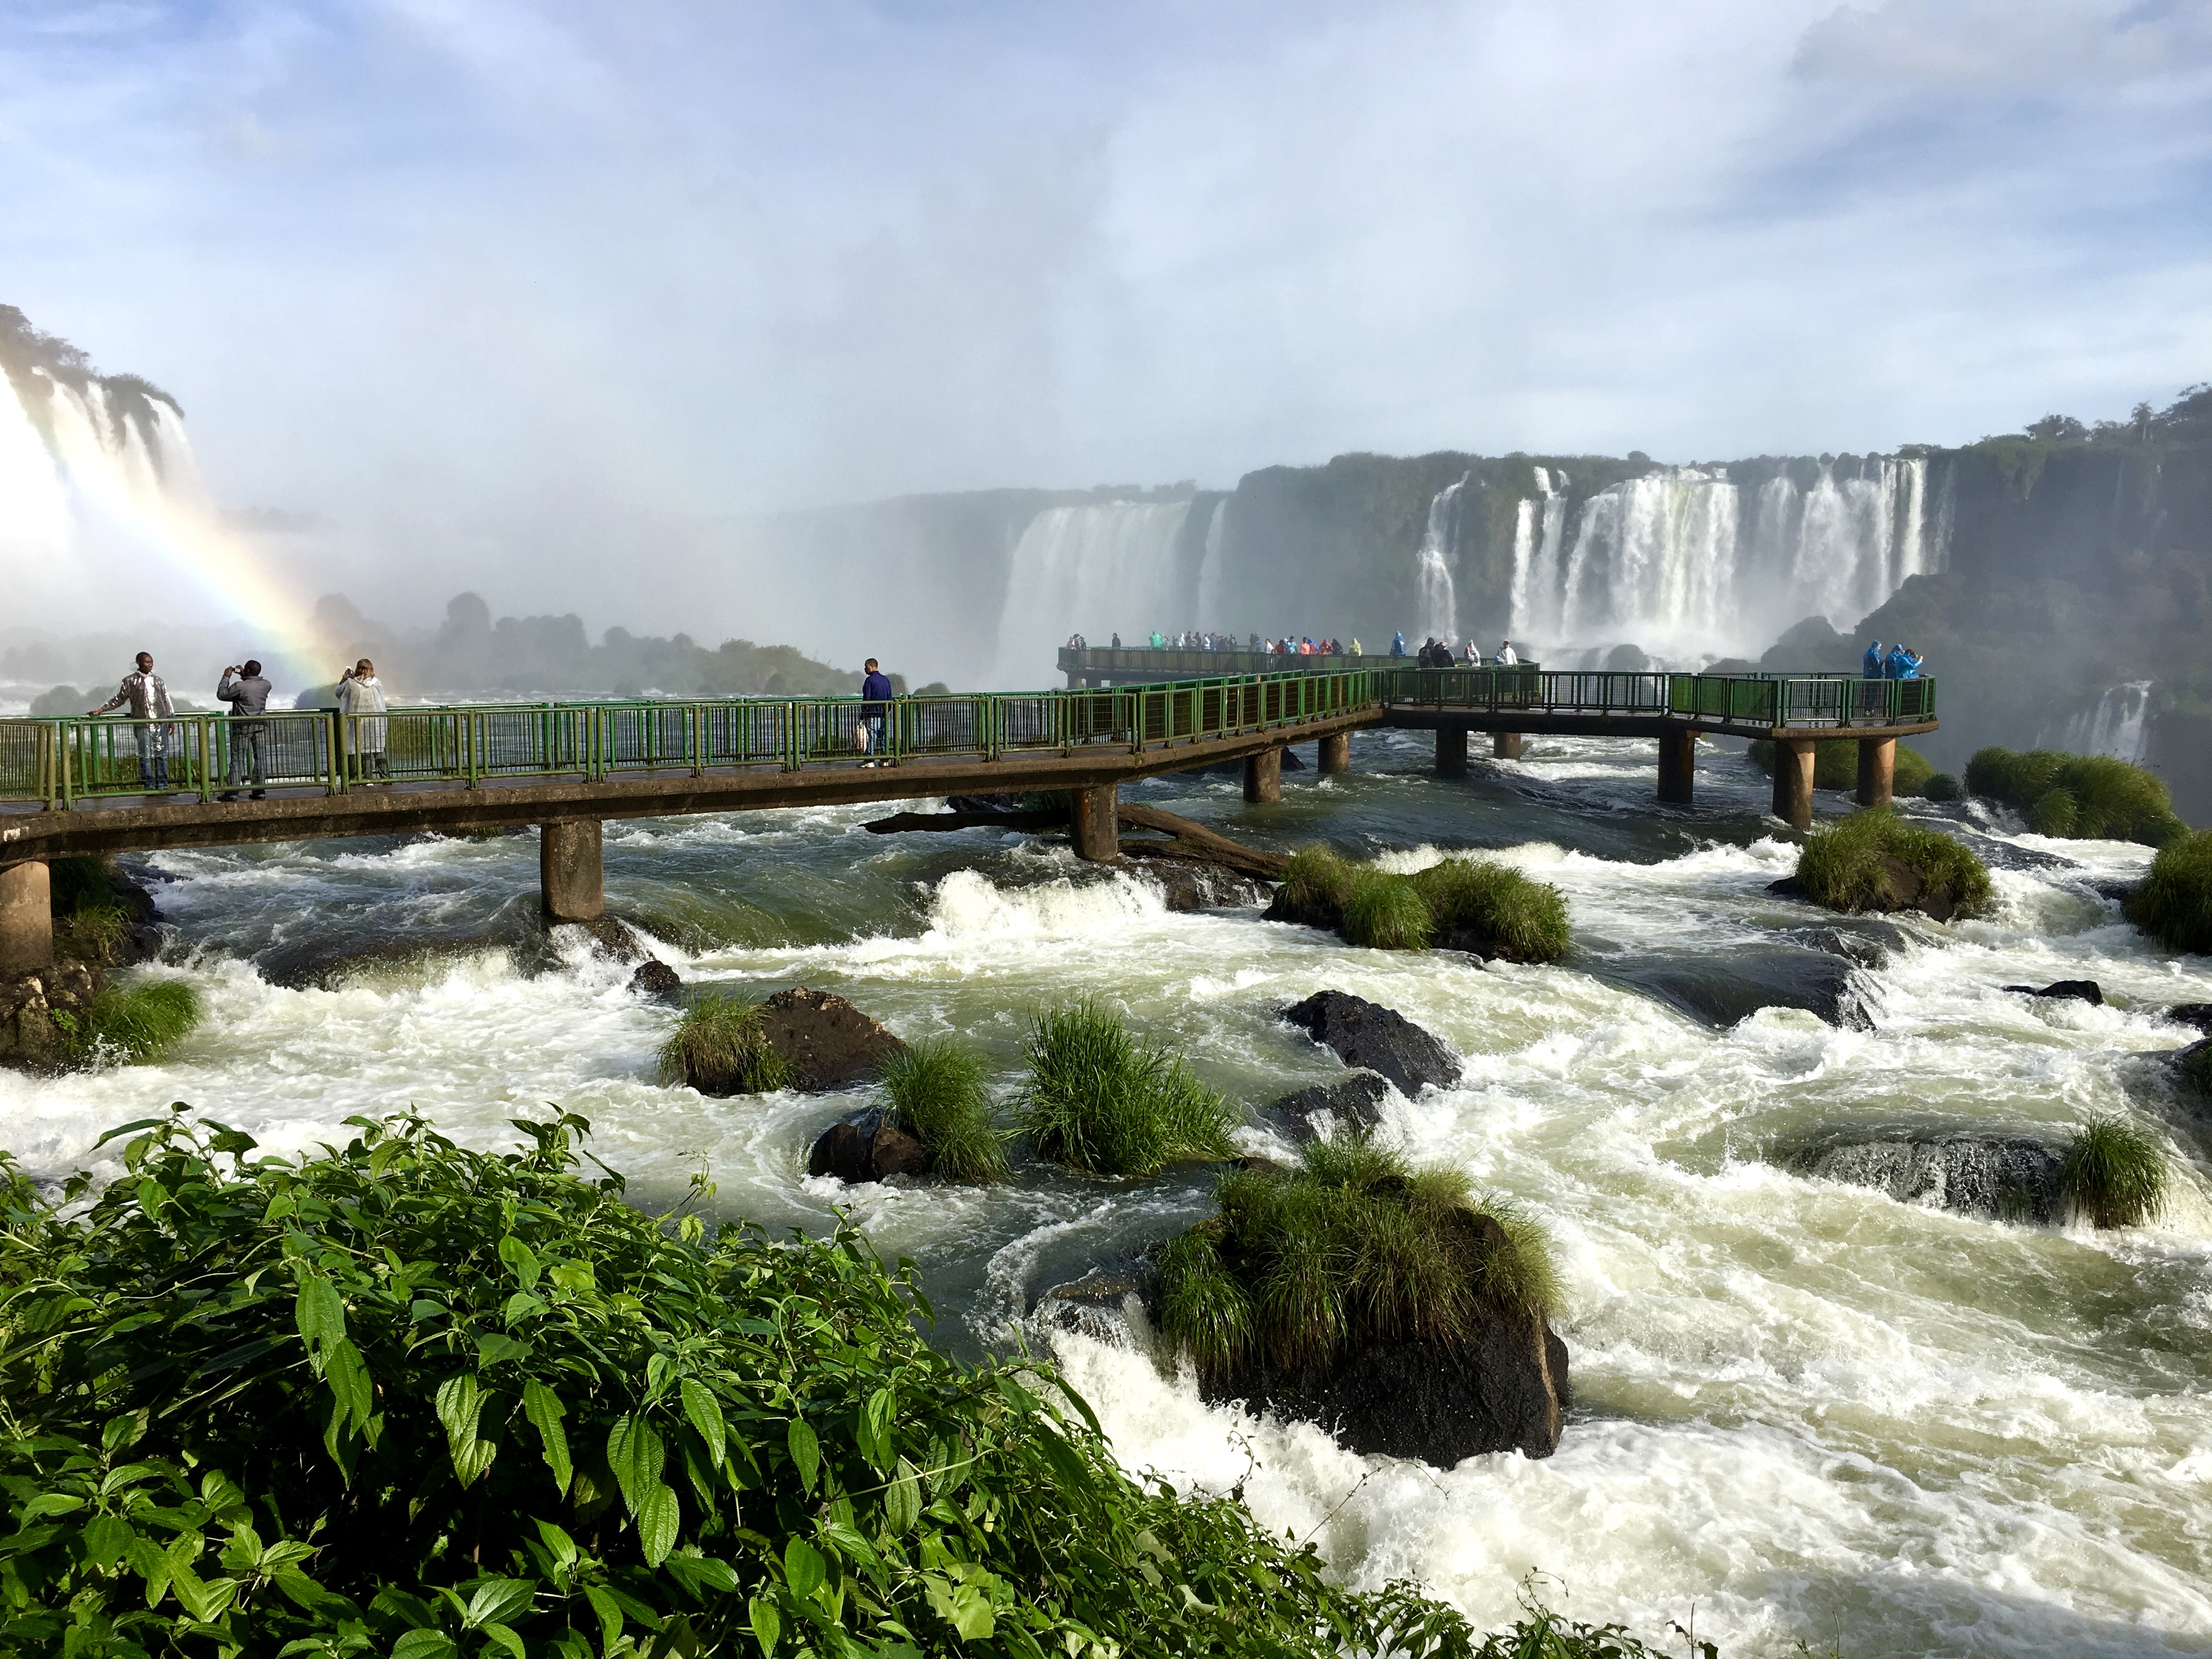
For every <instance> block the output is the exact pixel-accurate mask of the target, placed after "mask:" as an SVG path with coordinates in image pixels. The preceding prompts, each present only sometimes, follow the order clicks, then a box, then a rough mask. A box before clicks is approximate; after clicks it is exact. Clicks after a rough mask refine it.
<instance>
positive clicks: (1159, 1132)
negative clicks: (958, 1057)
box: [1018, 997, 1236, 1176]
mask: <svg viewBox="0 0 2212 1659" xmlns="http://www.w3.org/2000/svg"><path fill="white" fill-rule="evenodd" d="M1024 1051H1025V1055H1026V1058H1027V1060H1028V1062H1029V1078H1028V1080H1027V1082H1026V1083H1024V1085H1023V1089H1022V1093H1021V1098H1020V1103H1019V1107H1018V1123H1019V1126H1020V1128H1021V1131H1022V1133H1024V1134H1025V1135H1027V1136H1028V1137H1029V1140H1030V1146H1032V1147H1033V1148H1034V1149H1035V1150H1036V1153H1037V1156H1039V1157H1040V1158H1049V1159H1050V1160H1052V1161H1053V1162H1054V1163H1055V1164H1065V1165H1066V1166H1067V1167H1068V1168H1069V1169H1071V1170H1080V1171H1082V1172H1083V1173H1085V1174H1086V1175H1101V1176H1149V1175H1155V1174H1158V1172H1159V1171H1160V1170H1164V1169H1165V1168H1166V1167H1167V1166H1168V1165H1169V1164H1180V1163H1186V1162H1192V1161H1202V1160H1206V1159H1217V1158H1233V1157H1234V1156H1236V1149H1235V1148H1234V1147H1232V1146H1231V1145H1230V1141H1229V1133H1230V1131H1231V1129H1232V1128H1233V1127H1236V1117H1235V1115H1234V1114H1233V1113H1232V1112H1231V1109H1230V1105H1229V1103H1228V1102H1227V1101H1226V1100H1225V1099H1224V1098H1223V1097H1221V1096H1220V1095H1219V1094H1218V1093H1216V1092H1215V1091H1213V1090H1212V1089H1209V1088H1207V1087H1206V1085H1204V1084H1203V1083H1201V1082H1200V1081H1199V1079H1198V1078H1197V1077H1196V1076H1195V1075H1194V1073H1192V1071H1191V1069H1190V1068H1189V1066H1186V1065H1185V1064H1184V1063H1183V1062H1182V1060H1179V1059H1177V1058H1176V1057H1175V1056H1174V1055H1172V1054H1169V1053H1168V1052H1167V1050H1165V1049H1164V1048H1159V1047H1157V1046H1155V1045H1153V1044H1150V1043H1141V1042H1138V1041H1137V1040H1136V1038H1134V1037H1133V1036H1130V1035H1129V1031H1128V1028H1127V1026H1125V1025H1124V1024H1122V1023H1121V1020H1120V1018H1117V1017H1116V1016H1115V1015H1114V1014H1112V1013H1109V1012H1108V1011H1107V1010H1105V1009H1103V1008H1102V1007H1100V1006H1098V1005H1097V1003H1096V1002H1094V1001H1092V1000H1091V999H1089V998H1087V997H1086V998H1085V999H1083V1000H1080V1001H1079V1002H1077V1003H1075V1004H1073V1006H1069V1007H1066V1008H1059V1009H1054V1010H1052V1011H1051V1012H1047V1013H1042V1014H1039V1015H1038V1016H1037V1017H1036V1020H1035V1022H1034V1023H1033V1024H1031V1026H1030V1034H1029V1037H1028V1041H1027V1042H1026V1043H1025V1044H1024Z"/></svg>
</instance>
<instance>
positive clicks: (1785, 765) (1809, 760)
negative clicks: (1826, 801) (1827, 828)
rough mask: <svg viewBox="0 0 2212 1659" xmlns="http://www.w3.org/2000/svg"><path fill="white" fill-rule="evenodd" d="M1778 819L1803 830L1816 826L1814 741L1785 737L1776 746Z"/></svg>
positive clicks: (1775, 768) (1775, 766) (1775, 808)
mask: <svg viewBox="0 0 2212 1659" xmlns="http://www.w3.org/2000/svg"><path fill="white" fill-rule="evenodd" d="M1774 816H1775V817H1778V818H1780V819H1781V820H1782V821H1783V822H1784V823H1787V824H1790V825H1793V826H1795V827H1796V828H1797V829H1811V828H1812V827H1813V740H1812V738H1779V739H1778V740H1777V741H1776V743H1775V745H1774Z"/></svg>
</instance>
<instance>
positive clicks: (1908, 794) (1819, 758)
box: [1745, 738, 1958, 800]
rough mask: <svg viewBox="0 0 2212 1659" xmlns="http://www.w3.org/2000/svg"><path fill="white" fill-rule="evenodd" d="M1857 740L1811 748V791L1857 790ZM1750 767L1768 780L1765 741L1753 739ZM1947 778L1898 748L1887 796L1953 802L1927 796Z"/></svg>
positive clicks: (1770, 755) (1770, 752)
mask: <svg viewBox="0 0 2212 1659" xmlns="http://www.w3.org/2000/svg"><path fill="white" fill-rule="evenodd" d="M1859 741H1860V740H1859V739H1858V738H1820V739H1818V740H1817V741H1815V742H1814V744H1813V787H1814V788H1815V789H1856V788H1857V787H1859ZM1745 752H1746V753H1747V754H1748V755H1749V756H1750V757H1751V763H1752V764H1753V765H1754V766H1756V767H1757V768H1758V769H1759V770H1760V771H1762V772H1764V773H1765V774H1766V775H1768V776H1770V777H1771V776H1772V775H1774V745H1773V744H1771V743H1769V742H1768V741H1767V740H1766V739H1765V738H1753V739H1752V741H1751V744H1750V746H1749V748H1748V749H1747V750H1746V751H1745ZM1943 775H1945V774H1942V773H1939V772H1937V771H1936V767H1935V764H1934V763H1932V762H1931V761H1929V758H1928V757H1926V756H1925V755H1923V754H1922V753H1921V752H1920V751H1919V750H1917V749H1913V748H1910V747H1908V746H1907V745H1905V744H1901V743H1900V744H1898V745H1897V758H1896V760H1895V762H1894V763H1893V766H1892V769H1891V772H1890V780H1889V793H1891V794H1893V795H1897V796H1901V797H1904V798H1905V799H1913V798H1915V797H1920V796H1927V797H1928V799H1932V800H1933V799H1949V800H1955V799H1958V797H1957V796H1956V795H1955V794H1954V795H1949V796H1937V795H1930V794H1929V784H1931V783H1932V782H1934V781H1935V780H1936V778H1938V777H1940V776H1943Z"/></svg>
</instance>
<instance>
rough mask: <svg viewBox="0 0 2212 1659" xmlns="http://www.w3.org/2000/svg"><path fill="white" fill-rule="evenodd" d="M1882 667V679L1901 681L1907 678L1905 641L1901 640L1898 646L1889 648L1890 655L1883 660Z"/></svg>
mask: <svg viewBox="0 0 2212 1659" xmlns="http://www.w3.org/2000/svg"><path fill="white" fill-rule="evenodd" d="M1881 667H1882V675H1881V677H1882V678H1884V679H1886V680H1901V679H1903V678H1905V643H1904V641H1901V640H1900V641H1899V642H1898V643H1897V644H1895V645H1893V646H1892V647H1889V655H1888V656H1887V658H1885V659H1883V661H1882V665H1881Z"/></svg>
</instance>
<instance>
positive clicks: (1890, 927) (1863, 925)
mask: <svg viewBox="0 0 2212 1659" xmlns="http://www.w3.org/2000/svg"><path fill="white" fill-rule="evenodd" d="M1781 937H1782V938H1784V939H1788V940H1789V941H1790V943H1792V944H1793V945H1803V946H1805V948H1806V949H1808V950H1809V951H1826V952H1827V953H1828V954H1829V955H1830V956H1837V957H1844V959H1845V960H1846V961H1850V962H1856V963H1858V965H1859V966H1860V967H1862V968H1880V967H1881V966H1883V965H1884V964H1885V963H1887V962H1888V961H1889V959H1890V958H1891V957H1893V956H1895V955H1896V954H1897V953H1898V952H1899V951H1901V950H1903V949H1904V948H1905V946H1906V945H1909V944H1911V941H1912V936H1911V934H1910V933H1906V932H1905V929H1903V928H1902V927H1899V926H1898V925H1897V924H1896V923H1895V922H1893V921H1872V920H1868V921H1844V922H1842V923H1839V924H1837V925H1835V926H1832V927H1791V928H1787V929H1785V930H1784V932H1783V933H1782V934H1781Z"/></svg>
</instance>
